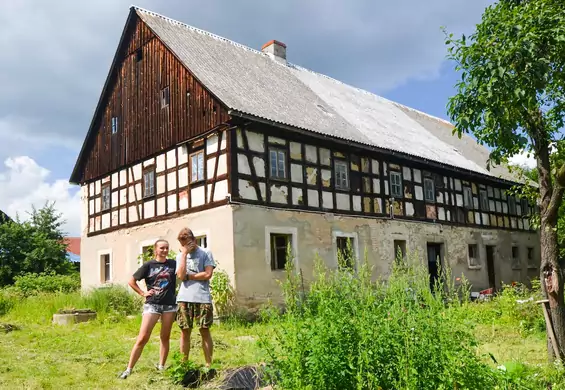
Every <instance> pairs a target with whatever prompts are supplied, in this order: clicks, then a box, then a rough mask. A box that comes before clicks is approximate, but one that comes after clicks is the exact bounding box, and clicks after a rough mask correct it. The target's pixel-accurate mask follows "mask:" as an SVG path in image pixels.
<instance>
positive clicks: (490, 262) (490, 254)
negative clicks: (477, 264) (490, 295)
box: [486, 245, 496, 290]
mask: <svg viewBox="0 0 565 390" xmlns="http://www.w3.org/2000/svg"><path fill="white" fill-rule="evenodd" d="M494 249H495V247H494V245H487V246H486V250H487V273H488V285H489V287H490V288H492V289H493V290H496V278H495V274H494Z"/></svg>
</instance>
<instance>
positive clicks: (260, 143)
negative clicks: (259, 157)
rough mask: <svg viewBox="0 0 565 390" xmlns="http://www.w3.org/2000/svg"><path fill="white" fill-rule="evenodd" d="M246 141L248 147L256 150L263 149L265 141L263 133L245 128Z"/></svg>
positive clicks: (262, 150) (261, 150)
mask: <svg viewBox="0 0 565 390" xmlns="http://www.w3.org/2000/svg"><path fill="white" fill-rule="evenodd" d="M246 134H247V142H249V149H251V150H254V151H256V152H264V151H265V141H264V137H263V134H261V133H256V132H254V131H249V130H247V132H246Z"/></svg>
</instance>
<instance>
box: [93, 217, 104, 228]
mask: <svg viewBox="0 0 565 390" xmlns="http://www.w3.org/2000/svg"><path fill="white" fill-rule="evenodd" d="M94 228H95V229H96V231H99V230H101V229H102V218H101V217H100V216H98V217H96V218H94Z"/></svg>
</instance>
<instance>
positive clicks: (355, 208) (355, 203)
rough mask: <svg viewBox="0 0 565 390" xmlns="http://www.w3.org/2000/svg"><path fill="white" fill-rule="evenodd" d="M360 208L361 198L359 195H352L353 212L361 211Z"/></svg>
mask: <svg viewBox="0 0 565 390" xmlns="http://www.w3.org/2000/svg"><path fill="white" fill-rule="evenodd" d="M362 210H363V209H362V208H361V197H360V196H359V195H353V211H362Z"/></svg>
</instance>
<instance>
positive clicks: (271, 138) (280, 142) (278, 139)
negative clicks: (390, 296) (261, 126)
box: [269, 136, 286, 145]
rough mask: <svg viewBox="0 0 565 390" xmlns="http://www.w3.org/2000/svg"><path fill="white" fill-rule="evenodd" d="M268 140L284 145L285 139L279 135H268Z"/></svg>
mask: <svg viewBox="0 0 565 390" xmlns="http://www.w3.org/2000/svg"><path fill="white" fill-rule="evenodd" d="M269 142H270V143H273V144H279V145H286V140H284V139H282V138H279V137H273V136H269Z"/></svg>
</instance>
